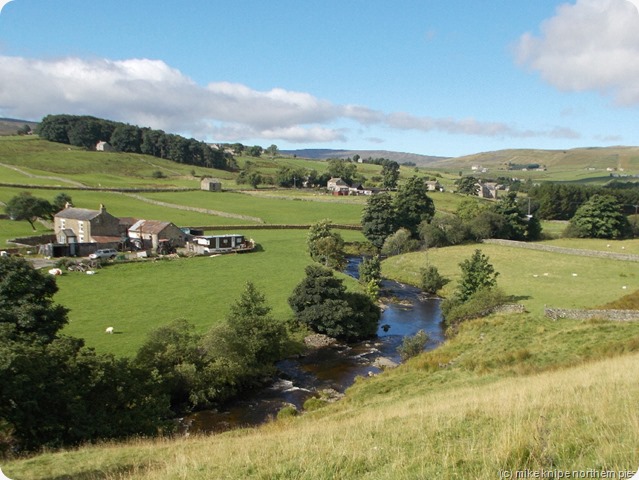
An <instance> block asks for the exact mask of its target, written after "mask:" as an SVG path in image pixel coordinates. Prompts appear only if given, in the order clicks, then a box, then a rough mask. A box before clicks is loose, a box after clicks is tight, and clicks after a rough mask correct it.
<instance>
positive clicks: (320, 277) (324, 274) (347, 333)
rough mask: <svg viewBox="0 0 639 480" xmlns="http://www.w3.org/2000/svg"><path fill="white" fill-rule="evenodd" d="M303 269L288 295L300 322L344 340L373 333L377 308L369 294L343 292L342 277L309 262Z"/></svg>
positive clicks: (359, 337) (374, 332)
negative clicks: (301, 277)
mask: <svg viewBox="0 0 639 480" xmlns="http://www.w3.org/2000/svg"><path fill="white" fill-rule="evenodd" d="M305 272H306V277H305V278H304V279H303V280H302V281H301V282H300V283H299V284H298V285H297V286H296V287H295V289H294V290H293V293H292V294H291V296H290V297H289V298H288V303H289V305H290V306H291V308H292V309H293V313H294V314H295V319H296V320H297V321H298V322H299V323H300V324H302V325H305V326H306V327H308V328H310V329H311V330H313V331H314V332H317V333H323V334H325V335H328V336H331V337H335V338H339V339H342V340H346V341H354V340H360V339H363V338H368V337H372V336H374V335H375V334H376V332H377V324H378V322H379V317H380V309H379V307H378V306H377V305H376V304H375V302H374V301H373V300H372V299H371V298H370V297H369V296H367V295H365V294H363V293H359V292H349V291H347V290H346V287H345V286H344V285H343V282H342V280H340V279H339V278H336V277H335V276H334V275H333V271H332V270H330V269H328V268H326V267H323V266H321V265H309V266H308V267H306V270H305Z"/></svg>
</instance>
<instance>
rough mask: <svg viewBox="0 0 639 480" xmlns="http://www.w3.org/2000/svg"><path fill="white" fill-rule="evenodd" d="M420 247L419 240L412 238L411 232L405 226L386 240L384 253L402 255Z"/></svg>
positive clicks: (383, 248)
mask: <svg viewBox="0 0 639 480" xmlns="http://www.w3.org/2000/svg"><path fill="white" fill-rule="evenodd" d="M418 248H419V241H418V240H415V239H414V238H412V236H411V233H410V232H409V231H408V230H406V229H405V228H400V229H399V230H397V231H396V232H395V233H393V234H392V235H391V236H390V237H388V238H387V239H386V241H385V242H384V246H383V247H382V253H383V254H384V255H400V254H402V253H408V252H412V251H414V250H417V249H418Z"/></svg>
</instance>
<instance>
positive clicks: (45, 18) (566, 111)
mask: <svg viewBox="0 0 639 480" xmlns="http://www.w3.org/2000/svg"><path fill="white" fill-rule="evenodd" d="M2 3H6V5H4V7H3V8H2V11H1V13H0V116H2V117H12V118H20V119H28V120H39V119H40V118H42V116H44V115H46V114H49V113H72V114H89V115H94V116H98V117H103V118H109V119H113V120H119V121H125V122H128V123H132V124H138V125H141V126H150V127H153V128H161V129H164V130H166V131H168V132H175V133H181V134H184V135H187V136H193V137H194V138H197V139H201V140H205V141H209V142H241V143H244V144H246V145H254V144H257V145H262V146H264V147H267V146H269V145H271V144H275V145H277V146H278V147H279V148H280V149H289V148H338V149H374V150H396V151H405V152H413V153H422V154H427V155H443V156H458V155H464V154H471V153H476V152H480V151H490V150H498V149H503V148H550V149H568V148H574V147H580V146H609V145H639V128H638V125H639V124H638V122H637V120H638V119H639V81H638V80H637V79H639V10H638V9H637V6H639V0H572V1H568V2H562V1H554V0H518V1H503V0H482V1H477V0H446V1H444V0H395V1H392V2H391V1H388V0H339V1H334V0H322V1H316V0H305V1H301V0H287V1H271V2H266V1H263V0H261V1H255V0H254V1H248V0H245V1H242V0H236V1H233V2H228V1H226V2H221V1H217V0H209V1H199V0H193V1H187V2H184V1H182V2H174V1H166V0H161V1H157V0H156V1H153V2H152V1H148V0H136V1H134V2H132V1H130V0H128V1H123V0H109V1H107V2H87V1H86V0H56V1H51V0H14V1H10V2H8V3H7V2H2V0H0V4H2Z"/></svg>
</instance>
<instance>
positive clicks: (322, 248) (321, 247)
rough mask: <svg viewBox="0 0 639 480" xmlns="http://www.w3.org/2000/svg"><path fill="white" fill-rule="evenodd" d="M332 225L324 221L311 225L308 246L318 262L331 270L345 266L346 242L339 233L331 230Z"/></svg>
mask: <svg viewBox="0 0 639 480" xmlns="http://www.w3.org/2000/svg"><path fill="white" fill-rule="evenodd" d="M331 223H332V222H331V221H330V220H328V219H324V220H320V221H319V222H317V223H315V224H313V225H311V227H310V228H309V230H308V236H307V237H306V246H307V248H308V253H309V254H310V255H311V258H312V259H313V260H315V261H316V262H319V263H322V264H323V265H324V266H326V267H330V268H341V267H342V266H343V265H344V240H343V239H342V236H341V235H340V234H339V233H337V232H333V231H332V230H331V228H332V225H331Z"/></svg>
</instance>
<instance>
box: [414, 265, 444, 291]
mask: <svg viewBox="0 0 639 480" xmlns="http://www.w3.org/2000/svg"><path fill="white" fill-rule="evenodd" d="M420 274H421V288H422V290H424V291H425V292H426V293H430V294H431V295H435V294H437V292H438V291H439V290H441V289H442V288H444V286H445V285H447V284H448V283H449V282H450V279H448V278H446V277H443V276H442V275H441V274H440V273H439V270H437V267H436V266H435V265H428V266H427V267H426V268H423V269H422V270H421V272H420Z"/></svg>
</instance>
